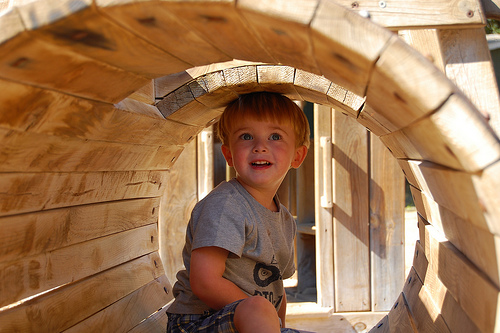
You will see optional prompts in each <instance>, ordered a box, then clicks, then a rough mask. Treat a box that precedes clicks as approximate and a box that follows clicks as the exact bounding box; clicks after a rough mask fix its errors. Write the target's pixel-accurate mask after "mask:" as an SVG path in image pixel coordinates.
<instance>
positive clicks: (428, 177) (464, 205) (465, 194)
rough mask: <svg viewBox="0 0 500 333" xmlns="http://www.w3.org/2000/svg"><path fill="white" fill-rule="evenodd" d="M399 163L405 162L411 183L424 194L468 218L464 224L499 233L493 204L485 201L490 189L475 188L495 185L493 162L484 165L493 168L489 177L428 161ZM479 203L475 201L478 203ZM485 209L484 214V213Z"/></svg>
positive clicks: (494, 166)
mask: <svg viewBox="0 0 500 333" xmlns="http://www.w3.org/2000/svg"><path fill="white" fill-rule="evenodd" d="M399 163H400V165H406V168H407V169H410V170H411V172H412V174H413V175H414V178H413V179H414V180H412V182H411V184H412V185H413V186H415V187H417V188H419V189H420V190H421V191H422V192H423V193H425V195H426V196H427V197H429V198H430V199H431V200H433V201H435V202H436V203H438V204H439V205H440V206H442V207H445V208H447V209H448V210H450V211H453V212H454V214H455V215H456V216H457V217H459V218H461V219H463V220H467V221H469V222H468V223H470V224H472V225H474V226H476V227H478V228H481V229H483V230H486V231H488V232H489V233H493V234H496V235H500V229H499V228H498V223H499V221H500V220H498V217H497V216H495V213H494V212H495V210H496V209H497V207H496V205H494V204H493V202H492V201H488V200H489V196H491V195H492V194H493V193H494V192H491V191H488V190H487V191H484V192H485V193H484V192H479V191H477V188H482V187H484V186H487V187H491V186H493V188H495V187H496V186H495V182H496V180H495V179H496V178H497V177H498V172H499V171H495V170H494V169H495V168H496V169H497V170H499V167H498V166H497V165H500V163H499V162H497V163H496V165H493V166H491V167H490V168H491V169H490V168H488V169H489V170H492V171H495V172H492V173H491V176H489V175H488V173H487V172H482V173H466V172H461V171H457V170H453V169H449V168H445V167H442V166H439V165H436V164H432V163H430V162H420V161H406V160H401V161H399ZM478 203H479V204H478ZM486 212H487V214H485V213H486Z"/></svg>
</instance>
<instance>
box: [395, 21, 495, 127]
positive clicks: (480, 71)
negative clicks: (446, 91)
mask: <svg viewBox="0 0 500 333" xmlns="http://www.w3.org/2000/svg"><path fill="white" fill-rule="evenodd" d="M403 36H404V38H405V40H406V41H407V42H408V43H409V44H410V45H412V47H414V48H415V49H417V50H418V51H419V52H421V53H422V54H424V55H425V56H426V57H427V58H430V59H432V61H433V62H434V64H436V65H437V66H438V68H439V69H441V71H442V72H444V73H445V74H446V76H447V77H448V78H449V79H450V80H451V81H452V82H453V83H455V84H456V85H457V87H458V88H460V89H461V90H462V92H463V93H464V94H465V95H466V96H467V97H468V98H469V99H470V100H471V101H472V102H473V103H474V105H475V106H476V107H477V108H478V110H479V111H480V112H481V113H482V114H483V116H484V117H485V118H486V119H488V122H489V124H490V125H491V126H492V127H493V129H494V130H495V132H496V133H497V135H498V134H499V133H500V102H499V96H498V86H497V82H496V79H495V73H494V71H493V66H492V63H491V55H490V50H489V48H488V42H487V41H486V36H485V33H484V29H483V28H482V27H481V28H469V29H437V30H429V29H422V30H411V31H405V32H404V34H403Z"/></svg>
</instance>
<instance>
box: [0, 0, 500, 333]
mask: <svg viewBox="0 0 500 333" xmlns="http://www.w3.org/2000/svg"><path fill="white" fill-rule="evenodd" d="M1 6H4V7H5V8H6V10H5V11H4V12H3V14H2V15H1V16H0V136H1V140H0V332H31V331H37V332H60V331H68V332H77V331H85V332H88V331H106V332H123V331H133V332H162V331H164V327H165V321H166V316H165V311H163V310H162V309H164V306H165V305H166V304H167V303H168V302H169V301H170V300H171V298H172V293H171V285H170V282H169V281H168V279H167V277H166V275H165V273H164V272H165V271H164V267H163V264H162V260H161V259H160V256H159V252H158V251H159V231H158V228H159V226H158V219H159V211H160V210H161V209H168V205H169V202H168V200H167V201H165V200H162V197H163V196H164V194H165V193H169V191H171V188H169V186H167V184H168V178H169V174H170V170H171V168H172V166H173V165H174V164H175V163H176V161H177V159H178V158H179V156H180V154H181V152H182V151H183V149H184V147H185V146H186V145H187V144H188V143H189V142H191V141H192V140H193V139H194V138H195V137H196V135H197V134H198V133H200V131H202V130H203V129H204V128H205V127H207V126H209V125H211V124H212V123H214V122H215V121H217V118H218V116H219V115H220V113H221V111H222V109H223V107H224V106H225V105H226V104H227V103H228V102H229V101H230V100H232V99H234V98H236V96H237V95H238V94H240V93H247V92H252V91H260V90H265V91H276V92H281V93H283V94H285V95H287V96H289V97H291V98H293V99H295V100H298V101H309V102H312V103H316V104H318V105H323V106H324V107H323V108H322V109H321V110H322V111H321V112H323V113H324V114H327V113H329V112H330V110H331V108H333V109H334V110H336V112H341V113H343V114H346V115H348V116H349V117H350V118H352V120H353V121H356V122H358V123H360V124H361V125H363V126H364V127H366V128H367V129H368V130H369V131H370V132H371V133H372V134H373V135H375V136H377V137H379V138H380V140H381V141H382V142H383V143H384V144H385V146H387V148H389V150H390V152H391V153H392V156H394V158H395V159H396V160H397V163H398V164H399V166H400V167H401V169H402V170H403V171H404V174H405V176H406V178H407V180H408V182H409V183H410V187H411V190H412V195H413V198H414V201H415V204H416V206H417V210H418V214H419V216H418V217H419V232H420V240H419V242H417V246H416V250H415V259H414V263H413V267H412V269H411V271H410V273H409V275H408V277H407V280H406V282H405V283H404V286H401V288H402V290H401V291H399V292H398V293H397V295H396V296H395V298H394V299H393V300H391V304H392V305H391V308H392V309H391V311H390V312H388V314H387V315H386V316H385V317H383V319H382V320H381V321H380V322H379V323H378V324H377V325H375V327H373V328H372V332H377V333H378V332H500V238H499V236H500V190H499V188H500V141H499V134H500V103H499V98H498V90H497V85H496V81H495V78H494V76H493V71H492V65H491V60H490V57H489V53H488V47H487V43H486V39H485V36H484V29H483V27H484V24H485V22H486V17H495V16H498V13H499V12H500V10H499V9H498V7H497V6H496V5H495V3H494V2H491V1H490V2H485V3H480V2H478V1H474V0H462V1H455V0H442V1H432V2H422V1H419V0H405V1H394V0H392V1H391V0H386V1H378V0H377V1H374V0H367V1H352V0H349V1H345V0H335V1H333V0H330V1H328V0H275V1H269V0H262V1H260V0H238V1H234V0H220V1H196V0H192V1H173V0H172V1H159V0H156V1H153V0H150V1H148V0H122V1H119V0H93V1H92V0H80V1H73V0H38V1H29V0H28V1H11V2H10V5H9V2H8V1H7V2H6V1H3V3H2V2H0V9H1V8H2V7H1ZM398 32H399V34H398ZM417 50H419V51H420V52H419V51H417ZM235 59H237V60H238V61H234V60H235ZM155 88H156V89H155ZM160 88H161V89H160ZM152 91H154V93H152ZM389 176H390V175H389ZM323 209H326V210H328V209H331V208H328V207H326V208H323ZM364 223H367V222H366V221H365V222H364ZM318 233H319V234H318V237H319V238H325V237H327V238H328V237H331V233H332V229H331V227H328V226H324V227H323V228H321V230H319V231H318ZM179 242H182V240H179ZM318 264H319V265H320V266H321V265H322V264H325V263H321V262H320V263H318ZM325 266H328V265H326V264H325ZM381 284H383V283H381ZM323 287H325V286H321V288H323ZM326 288H329V287H328V286H326ZM374 288H377V285H375V286H374ZM332 293H333V291H332ZM328 297H332V298H333V294H330V295H329V296H328Z"/></svg>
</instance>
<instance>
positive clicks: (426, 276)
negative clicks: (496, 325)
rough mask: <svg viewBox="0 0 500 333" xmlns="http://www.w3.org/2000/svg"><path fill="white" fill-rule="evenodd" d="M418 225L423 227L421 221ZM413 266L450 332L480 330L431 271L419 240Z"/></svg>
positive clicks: (437, 276) (436, 273)
mask: <svg viewBox="0 0 500 333" xmlns="http://www.w3.org/2000/svg"><path fill="white" fill-rule="evenodd" d="M420 226H421V227H422V228H425V225H423V224H422V223H421V224H420ZM413 268H414V269H415V271H416V273H417V274H418V276H419V278H420V280H421V281H423V284H424V286H425V289H426V290H429V291H430V292H429V293H428V295H429V296H430V297H431V299H432V301H433V302H434V304H436V305H437V307H438V308H439V311H440V313H441V315H442V317H443V319H444V320H445V322H446V325H447V326H448V328H449V329H450V331H451V332H464V333H465V332H470V333H474V332H480V331H479V329H478V328H477V327H476V325H475V324H474V323H473V322H472V321H471V319H470V318H469V316H467V314H466V313H465V312H464V310H463V309H462V308H461V306H460V305H459V304H458V303H457V302H456V300H455V299H454V298H453V297H451V296H450V295H449V292H448V290H447V289H446V287H445V286H444V285H443V283H442V282H441V280H440V279H439V274H438V272H435V271H433V270H432V269H433V267H432V266H429V262H428V261H427V258H426V257H425V249H424V248H423V246H422V245H421V244H420V242H417V243H416V245H415V256H414V262H413Z"/></svg>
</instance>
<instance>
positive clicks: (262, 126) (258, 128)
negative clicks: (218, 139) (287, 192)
mask: <svg viewBox="0 0 500 333" xmlns="http://www.w3.org/2000/svg"><path fill="white" fill-rule="evenodd" d="M222 153H223V154H224V157H225V158H226V161H227V163H228V165H229V166H233V167H234V168H235V170H236V174H237V176H236V177H237V179H238V180H239V181H240V183H241V184H242V185H243V186H244V187H245V188H246V189H247V190H249V192H250V193H252V191H251V190H252V189H255V190H269V191H274V192H276V191H277V189H278V187H279V185H280V184H281V182H282V181H283V179H284V178H285V176H286V173H287V172H288V170H289V169H290V167H293V168H298V167H299V166H300V164H302V162H303V160H304V158H305V155H306V154H307V148H306V147H305V146H301V147H298V148H297V147H295V131H294V129H293V127H292V126H291V125H290V124H278V123H275V122H271V121H258V120H254V119H248V118H243V117H242V118H240V119H238V120H236V121H235V122H234V123H233V126H232V128H231V132H230V133H229V140H228V142H227V144H225V145H223V146H222Z"/></svg>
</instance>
